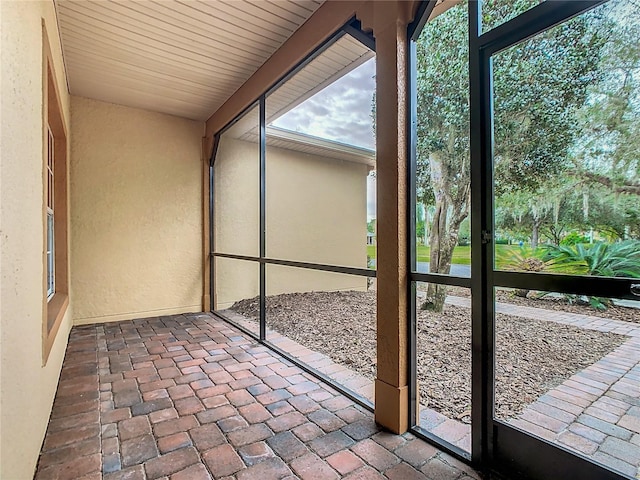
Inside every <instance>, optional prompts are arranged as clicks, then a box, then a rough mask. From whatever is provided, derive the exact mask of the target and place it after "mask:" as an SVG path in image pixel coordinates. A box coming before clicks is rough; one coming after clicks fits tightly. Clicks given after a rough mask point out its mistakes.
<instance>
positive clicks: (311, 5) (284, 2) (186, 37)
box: [55, 0, 324, 120]
mask: <svg viewBox="0 0 640 480" xmlns="http://www.w3.org/2000/svg"><path fill="white" fill-rule="evenodd" d="M323 1H324V0H295V1H293V0H197V1H196V0H159V1H151V0H142V1H133V0H118V1H112V0H109V1H105V0H101V1H96V0H94V1H88V0H77V1H74V0H55V4H56V10H57V15H58V23H59V26H60V35H61V39H62V48H63V55H64V61H65V65H66V69H67V76H68V81H69V90H70V92H71V94H72V95H78V96H83V97H88V98H93V99H97V100H102V101H106V102H111V103H116V104H119V105H125V106H130V107H137V108H142V109H146V110H152V111H157V112H162V113H168V114H172V115H177V116H180V117H185V118H190V119H194V120H206V119H207V118H209V116H211V114H213V113H214V112H215V111H216V110H217V109H218V108H219V107H220V106H221V105H222V104H223V103H224V102H225V101H226V100H227V99H228V98H229V97H230V96H231V95H232V94H233V93H234V92H235V91H236V90H237V89H238V88H239V87H240V86H241V85H242V84H243V83H244V82H245V81H246V80H247V79H248V78H249V77H250V76H251V75H252V74H253V73H254V72H255V71H256V70H257V69H258V68H259V67H260V66H261V65H262V64H263V63H264V62H265V61H266V60H267V59H268V58H269V57H270V56H271V55H272V54H273V53H274V52H275V51H276V50H277V49H278V48H279V47H280V46H281V45H282V44H283V43H284V41H285V40H286V39H287V38H289V37H290V36H291V34H292V33H293V32H294V31H295V30H296V29H297V28H298V27H299V26H300V25H302V24H303V23H304V22H305V21H306V20H307V19H308V18H309V17H310V16H311V15H312V14H313V12H315V11H316V10H317V8H318V7H319V6H320V5H321V4H322V3H323Z"/></svg>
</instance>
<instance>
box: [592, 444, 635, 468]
mask: <svg viewBox="0 0 640 480" xmlns="http://www.w3.org/2000/svg"><path fill="white" fill-rule="evenodd" d="M600 451H602V452H603V453H606V454H608V455H611V456H612V457H615V458H618V459H620V460H622V461H624V462H627V463H629V464H631V465H634V466H636V467H638V466H640V447H639V446H637V445H634V444H632V443H630V442H625V441H622V440H620V439H619V438H615V437H608V438H607V439H606V440H605V441H604V442H603V443H602V445H600Z"/></svg>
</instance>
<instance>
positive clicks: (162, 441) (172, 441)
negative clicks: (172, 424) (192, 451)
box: [158, 432, 191, 453]
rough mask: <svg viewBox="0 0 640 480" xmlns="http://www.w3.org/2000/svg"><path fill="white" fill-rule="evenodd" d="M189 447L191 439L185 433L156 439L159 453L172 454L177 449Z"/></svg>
mask: <svg viewBox="0 0 640 480" xmlns="http://www.w3.org/2000/svg"><path fill="white" fill-rule="evenodd" d="M190 446H191V438H190V437H189V435H187V433H186V432H178V433H174V434H173V435H169V436H166V437H162V438H159V439H158V449H159V450H160V453H168V452H173V451H174V450H178V449H179V448H184V447H190Z"/></svg>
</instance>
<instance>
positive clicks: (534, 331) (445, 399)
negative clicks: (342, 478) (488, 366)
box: [231, 289, 639, 423]
mask: <svg viewBox="0 0 640 480" xmlns="http://www.w3.org/2000/svg"><path fill="white" fill-rule="evenodd" d="M458 290H460V291H458ZM467 292H468V290H467ZM449 293H450V294H451V293H455V294H464V289H455V290H453V292H449ZM460 296H462V295H460ZM504 298H505V299H507V298H512V297H511V294H510V293H509V292H505V297H504ZM521 300H522V301H524V302H534V304H530V303H527V306H539V307H540V308H549V307H546V306H545V307H542V305H541V304H540V303H539V302H540V300H532V299H521ZM500 301H502V300H500ZM509 303H516V302H509ZM544 305H547V304H544ZM555 305H558V306H559V304H555ZM565 307H572V308H566V309H565V308H563V309H562V310H565V311H573V312H574V313H576V312H575V309H576V308H585V307H581V306H578V305H573V306H567V305H565ZM586 308H588V307H586ZM231 309H232V310H234V311H235V312H237V313H239V314H241V315H243V316H245V317H246V318H249V319H252V320H254V321H255V320H256V319H257V318H258V312H259V303H258V298H257V297H256V298H252V299H247V300H242V301H239V302H236V303H235V304H234V305H233V306H232V307H231ZM554 309H560V308H554ZM624 310H633V312H631V313H629V314H628V315H629V316H631V317H633V316H634V315H637V312H639V311H638V310H635V309H624ZM589 311H590V312H591V313H586V312H585V314H593V309H591V308H589ZM625 315H626V314H625ZM266 318H267V328H268V329H272V330H275V331H277V332H279V333H280V334H282V335H285V336H287V337H289V338H291V339H292V340H295V341H296V342H298V343H300V344H302V345H304V346H306V347H308V348H310V349H312V350H315V351H318V352H321V353H324V354H325V355H328V356H329V357H331V358H332V359H333V361H335V362H337V363H340V364H342V365H345V366H347V367H348V368H351V369H353V370H355V371H357V372H359V373H361V374H363V375H365V376H367V377H368V378H371V379H372V380H373V379H374V378H375V374H376V325H375V318H376V293H375V291H368V292H356V291H346V292H345V291H343V292H309V293H290V294H282V295H275V296H270V297H267V303H266ZM623 318H626V317H623ZM621 319H622V318H621ZM417 328H418V336H417V356H418V368H417V375H418V384H419V386H420V397H421V398H420V400H421V402H420V403H421V404H422V405H423V406H427V407H429V408H432V409H434V410H436V411H438V412H440V413H442V414H443V415H446V416H447V417H449V418H455V419H457V420H460V421H462V422H465V423H468V422H470V413H471V410H470V409H471V311H470V309H468V308H464V307H457V306H453V305H445V308H444V311H443V312H442V313H435V312H432V311H424V310H418V314H417ZM625 340H626V337H625V336H623V335H616V334H611V333H602V332H597V331H592V330H584V329H580V328H577V327H572V326H567V325H561V324H557V323H553V322H544V321H539V320H531V319H526V318H520V317H514V316H511V315H503V314H498V315H497V317H496V357H495V359H496V416H497V417H499V418H503V419H506V418H511V417H513V416H515V415H517V414H518V413H520V412H521V411H522V410H523V409H524V408H525V407H526V406H527V405H528V404H530V403H532V402H533V401H534V400H536V399H537V398H538V397H539V396H540V395H542V394H544V393H545V392H547V391H548V390H550V389H551V388H553V387H555V386H557V385H559V384H560V383H562V382H563V381H564V380H565V379H567V378H569V377H570V376H571V375H573V374H574V373H576V372H578V371H580V370H582V369H584V368H586V367H587V366H589V365H591V364H593V363H595V362H596V361H598V360H599V359H600V358H602V357H603V356H604V355H606V354H608V353H609V352H611V351H612V350H614V349H615V348H616V347H618V346H619V345H620V344H622V343H623V342H624V341H625Z"/></svg>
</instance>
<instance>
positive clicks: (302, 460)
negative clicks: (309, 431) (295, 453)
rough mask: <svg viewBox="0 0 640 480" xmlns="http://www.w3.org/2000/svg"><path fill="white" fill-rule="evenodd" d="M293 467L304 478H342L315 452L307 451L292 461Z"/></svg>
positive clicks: (305, 479)
mask: <svg viewBox="0 0 640 480" xmlns="http://www.w3.org/2000/svg"><path fill="white" fill-rule="evenodd" d="M291 469H292V470H293V471H294V473H295V474H296V475H298V476H299V477H300V478H301V479H302V480H311V479H320V478H322V479H327V480H329V479H332V478H340V477H339V475H338V474H337V473H336V472H335V470H333V469H332V468H331V467H330V466H329V464H328V463H326V462H325V461H323V460H322V459H320V458H319V457H318V456H317V455H315V454H313V453H307V454H306V455H303V456H302V457H298V458H296V459H294V460H293V461H292V462H291Z"/></svg>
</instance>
